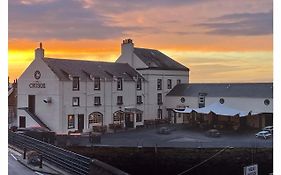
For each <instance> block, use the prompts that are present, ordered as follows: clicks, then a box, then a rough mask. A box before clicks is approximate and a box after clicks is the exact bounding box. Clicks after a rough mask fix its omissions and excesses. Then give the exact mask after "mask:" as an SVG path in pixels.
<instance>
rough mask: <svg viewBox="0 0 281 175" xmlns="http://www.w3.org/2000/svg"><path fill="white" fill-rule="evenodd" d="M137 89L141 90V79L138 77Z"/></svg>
mask: <svg viewBox="0 0 281 175" xmlns="http://www.w3.org/2000/svg"><path fill="white" fill-rule="evenodd" d="M137 90H141V79H140V78H138V80H137Z"/></svg>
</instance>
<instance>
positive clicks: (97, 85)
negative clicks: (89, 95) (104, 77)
mask: <svg viewBox="0 0 281 175" xmlns="http://www.w3.org/2000/svg"><path fill="white" fill-rule="evenodd" d="M94 90H100V78H99V77H95V78H94Z"/></svg>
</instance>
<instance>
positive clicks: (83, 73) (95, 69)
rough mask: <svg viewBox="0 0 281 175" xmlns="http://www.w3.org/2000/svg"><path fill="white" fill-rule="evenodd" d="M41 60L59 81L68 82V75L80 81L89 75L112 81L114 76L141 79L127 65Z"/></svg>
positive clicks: (52, 59) (51, 59) (68, 60)
mask: <svg viewBox="0 0 281 175" xmlns="http://www.w3.org/2000/svg"><path fill="white" fill-rule="evenodd" d="M43 60H44V61H45V63H47V65H48V66H49V67H50V69H51V70H52V71H53V72H54V73H55V74H56V75H57V76H58V78H59V79H60V80H70V79H69V75H71V76H72V77H74V76H78V77H79V78H80V79H81V80H82V81H85V80H86V79H90V78H89V77H90V75H92V76H93V77H100V78H109V79H112V78H113V77H114V76H115V77H122V78H124V80H133V77H142V76H141V75H140V74H139V73H138V72H137V71H136V70H135V69H134V68H132V67H131V66H130V65H129V64H127V63H111V62H100V61H85V60H70V59H56V58H44V59H43Z"/></svg>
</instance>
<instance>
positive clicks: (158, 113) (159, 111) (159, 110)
mask: <svg viewBox="0 0 281 175" xmlns="http://www.w3.org/2000/svg"><path fill="white" fill-rule="evenodd" d="M157 116H158V119H162V109H158V110H157Z"/></svg>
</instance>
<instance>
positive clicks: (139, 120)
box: [136, 113, 142, 122]
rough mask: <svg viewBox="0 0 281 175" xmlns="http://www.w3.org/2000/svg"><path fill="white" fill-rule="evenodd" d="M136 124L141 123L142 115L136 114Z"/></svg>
mask: <svg viewBox="0 0 281 175" xmlns="http://www.w3.org/2000/svg"><path fill="white" fill-rule="evenodd" d="M136 122H142V113H137V117H136Z"/></svg>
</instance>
